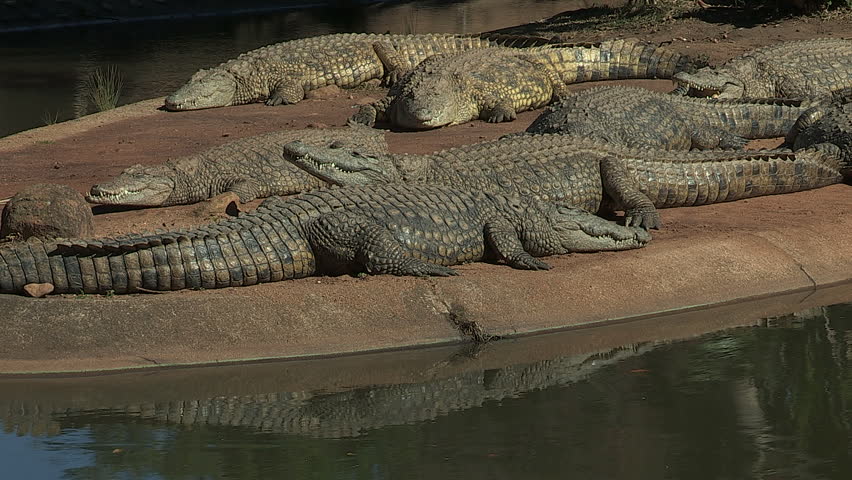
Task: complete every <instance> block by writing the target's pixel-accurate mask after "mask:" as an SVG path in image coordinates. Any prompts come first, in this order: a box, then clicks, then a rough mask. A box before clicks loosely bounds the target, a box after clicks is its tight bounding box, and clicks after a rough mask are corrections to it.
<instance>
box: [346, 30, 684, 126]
mask: <svg viewBox="0 0 852 480" xmlns="http://www.w3.org/2000/svg"><path fill="white" fill-rule="evenodd" d="M695 65H696V63H695V61H694V60H692V59H690V58H689V57H687V56H685V55H681V54H679V53H676V52H674V51H672V50H670V49H668V48H666V47H664V46H660V45H656V44H651V43H646V42H641V41H639V40H638V39H634V38H628V39H623V40H610V41H605V42H599V43H579V44H554V45H547V46H540V47H531V48H525V49H517V48H491V49H488V50H470V51H465V52H459V53H453V54H445V55H435V56H433V57H430V58H428V59H426V60H424V61H423V62H421V63H420V65H418V66H417V67H416V68H415V69H414V70H412V71H411V72H410V73H409V74H408V75H406V76H405V77H403V79H402V80H401V81H400V82H397V84H395V85H394V86H393V87H391V89H390V91H389V92H388V95H387V96H386V97H385V98H383V99H381V100H379V101H377V102H375V103H373V104H371V105H363V106H361V107H360V109H359V111H358V113H356V114H355V115H354V116H353V117H352V120H353V121H355V122H358V123H363V124H366V125H371V126H372V125H374V124H375V122H376V121H379V122H389V123H391V124H393V125H396V126H399V127H403V128H408V129H427V128H436V127H442V126H446V125H457V124H460V123H464V122H467V121H470V120H475V119H478V118H481V119H483V120H487V121H488V122H508V121H511V120H514V119H515V117H516V115H517V113H518V112H522V111H525V110H532V109H536V108H539V107H542V106H544V105H547V104H548V103H550V102H551V101H552V100H553V99H554V98H558V97H560V96H564V95H566V94H567V90H566V86H567V85H569V84H573V83H579V82H586V81H593V80H616V79H625V78H671V77H672V75H673V74H674V73H675V72H679V71H694V69H695Z"/></svg>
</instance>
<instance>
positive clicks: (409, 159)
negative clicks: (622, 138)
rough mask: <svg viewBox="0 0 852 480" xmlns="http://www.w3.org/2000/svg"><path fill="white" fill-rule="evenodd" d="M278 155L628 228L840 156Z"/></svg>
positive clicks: (545, 150) (550, 150)
mask: <svg viewBox="0 0 852 480" xmlns="http://www.w3.org/2000/svg"><path fill="white" fill-rule="evenodd" d="M284 157H285V158H287V159H288V160H290V161H292V162H294V163H295V164H296V165H297V166H299V167H301V168H303V169H305V170H306V171H307V172H309V173H311V174H312V175H316V176H318V177H320V178H322V179H323V180H325V181H327V182H329V183H332V184H336V185H350V186H351V185H373V184H384V183H412V184H418V183H419V184H432V185H444V186H452V187H454V188H461V189H464V190H471V191H484V192H498V193H510V194H517V195H520V196H522V197H533V198H535V199H538V200H542V201H559V202H567V203H569V204H571V205H573V206H575V207H579V208H583V209H585V210H587V211H589V212H594V213H597V212H600V211H602V210H607V209H609V208H614V209H622V210H626V212H625V220H626V224H627V225H634V226H643V227H646V228H655V227H658V226H659V223H660V221H659V215H658V213H657V211H656V209H655V207H660V208H663V207H683V206H695V205H707V204H711V203H719V202H726V201H733V200H740V199H743V198H750V197H756V196H761V195H772V194H779V193H788V192H794V191H800V190H807V189H811V188H818V187H822V186H826V185H830V184H833V183H838V182H839V181H840V180H841V176H840V173H839V169H840V168H841V167H840V165H839V163H838V162H839V160H838V157H839V153H838V151H837V147H835V146H834V145H830V144H824V145H815V146H814V147H813V148H810V149H805V150H801V151H799V152H796V153H793V152H791V151H789V150H765V151H758V152H735V151H695V152H668V151H663V150H651V149H632V148H626V147H619V146H616V145H609V144H605V143H602V142H598V141H594V140H589V139H583V138H577V137H572V136H570V135H521V136H509V137H504V138H502V139H498V140H492V141H486V142H481V143H477V144H473V145H465V146H462V147H457V148H452V149H448V150H443V151H440V152H436V153H432V154H429V155H394V154H378V155H369V154H364V153H359V152H353V151H351V150H347V149H344V148H322V147H310V146H308V145H306V144H304V143H301V142H293V143H290V144H288V145H286V146H285V147H284ZM605 200H606V201H607V203H606V204H605V203H604V201H605ZM610 203H611V204H610ZM604 207H605V208H604Z"/></svg>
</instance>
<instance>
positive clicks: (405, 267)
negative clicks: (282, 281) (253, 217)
mask: <svg viewBox="0 0 852 480" xmlns="http://www.w3.org/2000/svg"><path fill="white" fill-rule="evenodd" d="M307 233H308V241H309V242H310V244H311V247H312V248H313V249H314V252H317V253H319V252H322V253H323V254H325V255H328V256H329V257H331V258H332V259H334V260H336V261H337V262H339V263H340V266H345V265H347V264H349V265H351V264H353V263H354V264H356V265H360V266H362V267H364V269H365V270H366V271H367V273H372V274H383V273H386V274H391V275H400V276H402V275H412V276H416V277H425V276H430V275H432V276H441V277H447V276H452V275H458V273H457V272H456V271H455V270H453V269H452V268H449V267H444V266H442V265H436V264H434V263H428V262H424V261H422V260H419V259H417V258H413V257H411V256H410V255H408V254H407V253H406V252H405V251H404V250H403V249H402V247H401V246H400V245H399V242H398V241H397V240H396V239H395V238H393V236H392V235H391V234H390V232H388V230H387V229H386V228H383V227H381V226H380V225H377V224H376V223H375V222H373V221H371V220H370V219H369V218H367V217H364V216H363V215H358V214H355V213H349V212H337V213H331V214H327V215H323V216H322V217H320V218H318V219H317V220H315V221H313V222H311V224H310V225H309V226H308V228H307ZM318 256H319V255H318Z"/></svg>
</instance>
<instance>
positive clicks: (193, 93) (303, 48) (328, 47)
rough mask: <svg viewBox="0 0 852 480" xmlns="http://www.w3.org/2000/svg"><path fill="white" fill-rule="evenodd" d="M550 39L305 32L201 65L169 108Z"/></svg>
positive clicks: (273, 95)
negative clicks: (206, 66) (214, 63)
mask: <svg viewBox="0 0 852 480" xmlns="http://www.w3.org/2000/svg"><path fill="white" fill-rule="evenodd" d="M548 42H549V41H548V40H545V39H541V38H537V37H522V36H511V35H499V34H476V35H457V34H439V33H429V34H417V35H392V34H373V33H340V34H333V35H320V36H316V37H309V38H302V39H298V40H291V41H288V42H281V43H276V44H273V45H268V46H266V47H262V48H258V49H256V50H252V51H250V52H246V53H243V54H241V55H240V56H239V57H237V58H235V59H232V60H228V61H227V62H224V63H222V64H220V65H219V66H217V67H213V68H210V69H206V70H199V71H198V72H196V73H195V75H193V76H192V78H190V80H189V82H187V83H186V84H185V85H183V86H182V87H180V88H179V89H178V90H177V91H176V92H175V93H173V94H171V95H169V96H168V97H166V100H165V108H166V109H167V110H198V109H201V108H212V107H226V106H229V105H241V104H245V103H254V102H266V104H267V105H281V104H288V103H296V102H298V101H300V100H302V99H303V98H304V97H305V92H307V91H310V90H314V89H317V88H320V87H324V86H327V85H337V86H338V87H343V88H346V87H354V86H357V85H360V84H362V83H364V82H366V81H368V80H372V79H381V78H385V79H386V80H387V81H389V82H391V81H393V79H395V78H398V77H400V76H401V75H403V74H404V72H405V71H407V70H410V69H411V68H414V67H415V66H416V65H417V64H419V63H420V62H421V61H423V60H424V59H426V58H427V57H429V56H431V55H434V54H436V53H448V52H456V51H462V50H469V49H475V48H488V47H493V46H499V45H502V46H510V47H516V46H517V47H524V46H531V45H541V44H545V43H548Z"/></svg>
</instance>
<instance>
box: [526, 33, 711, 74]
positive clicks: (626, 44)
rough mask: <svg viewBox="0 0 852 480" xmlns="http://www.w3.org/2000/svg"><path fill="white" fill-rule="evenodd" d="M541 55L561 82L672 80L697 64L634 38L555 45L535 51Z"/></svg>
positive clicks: (670, 51)
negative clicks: (633, 79) (675, 75)
mask: <svg viewBox="0 0 852 480" xmlns="http://www.w3.org/2000/svg"><path fill="white" fill-rule="evenodd" d="M535 50H537V51H540V52H544V53H545V55H543V57H545V58H546V59H545V60H544V62H545V63H547V64H548V65H549V68H551V69H552V70H553V71H555V72H557V73H558V75H559V77H560V78H561V79H562V81H563V83H565V84H571V83H579V82H590V81H595V80H619V79H625V78H671V77H672V76H673V75H674V74H675V73H677V72H680V71H685V70H686V71H691V70H693V69H694V67H693V66H694V65H696V64H697V63H700V62H697V61H695V60H693V59H691V58H690V57H688V56H686V55H681V54H680V53H678V52H675V51H674V50H671V49H669V48H667V47H665V46H660V45H657V44H653V43H647V42H642V41H640V40H638V39H636V38H626V39H621V40H609V41H605V42H598V43H576V44H557V45H553V46H546V47H541V48H540V49H535Z"/></svg>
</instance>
